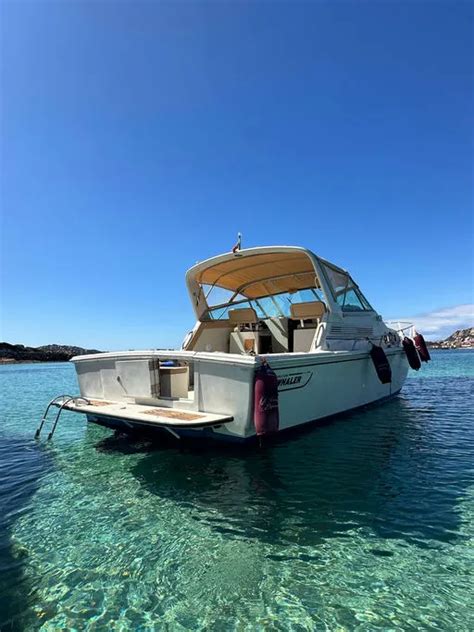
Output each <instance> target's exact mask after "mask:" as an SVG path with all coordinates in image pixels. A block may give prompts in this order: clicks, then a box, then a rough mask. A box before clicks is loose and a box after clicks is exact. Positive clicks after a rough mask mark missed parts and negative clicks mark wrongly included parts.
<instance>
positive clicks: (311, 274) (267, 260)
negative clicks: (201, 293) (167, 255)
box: [194, 249, 319, 298]
mask: <svg viewBox="0 0 474 632" xmlns="http://www.w3.org/2000/svg"><path fill="white" fill-rule="evenodd" d="M194 279H195V280H196V281H197V282H198V283H200V284H201V285H210V286H213V285H216V286H218V287H222V288H225V289H227V290H231V291H234V292H236V293H238V294H241V295H242V296H246V297H248V298H259V297H262V296H268V295H269V294H277V293H280V292H295V291H297V290H303V289H305V288H309V287H316V288H318V287H319V282H318V280H317V278H316V272H315V269H314V266H313V262H312V261H311V259H310V258H309V257H308V255H307V254H306V252H305V251H303V250H296V249H295V250H294V251H286V252H284V251H282V252H278V251H273V252H267V253H257V254H248V255H245V256H239V253H237V254H236V255H234V256H232V258H226V259H225V260H223V261H220V262H216V263H214V265H210V266H209V267H205V268H204V269H202V270H200V271H198V272H197V274H196V275H195V277H194Z"/></svg>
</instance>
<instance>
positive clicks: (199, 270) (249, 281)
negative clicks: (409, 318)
mask: <svg viewBox="0 0 474 632" xmlns="http://www.w3.org/2000/svg"><path fill="white" fill-rule="evenodd" d="M186 283H187V287H188V291H189V296H190V299H191V302H192V305H193V309H194V312H195V314H196V319H197V321H196V324H195V326H194V328H193V329H192V331H190V332H189V333H188V335H187V336H186V337H185V339H184V342H183V345H182V349H181V350H174V351H170V350H149V351H126V352H112V353H101V354H95V355H85V356H77V357H75V358H73V359H72V362H73V363H74V365H75V368H76V372H77V377H78V381H79V387H80V397H79V396H60V397H58V398H56V400H53V402H51V404H50V405H56V406H57V407H59V408H60V410H59V412H58V417H57V418H56V421H55V424H54V427H53V430H52V432H51V433H50V436H51V435H52V433H53V432H54V429H55V427H56V423H57V419H58V418H59V414H60V412H61V410H63V409H67V410H72V411H75V412H78V413H84V414H86V415H87V419H88V420H89V421H90V422H93V423H97V424H101V425H103V426H107V427H110V428H113V429H120V430H130V429H137V428H145V427H146V428H154V429H157V430H161V431H165V432H168V433H171V434H172V435H173V436H175V437H176V438H181V437H184V436H191V437H195V438H213V439H222V440H227V441H232V440H238V441H244V440H249V439H252V438H255V437H256V436H257V435H265V434H270V433H274V432H277V431H278V432H282V431H286V430H289V429H291V428H295V427H297V426H301V425H302V424H306V423H308V422H312V421H316V420H321V419H324V418H327V417H330V416H333V415H337V414H339V413H343V412H346V411H349V410H352V409H355V408H358V407H361V406H365V405H367V404H370V403H373V402H382V401H385V400H387V399H389V398H391V397H394V396H396V395H397V394H398V393H399V392H400V389H401V388H402V386H403V383H404V381H405V378H406V375H407V371H408V360H407V356H408V359H410V354H409V353H408V351H410V350H408V351H407V352H406V350H405V349H404V344H402V342H403V335H402V332H401V331H400V330H395V329H392V328H390V327H388V326H387V325H386V324H385V323H384V322H383V320H382V317H381V316H380V315H379V314H377V312H376V311H375V310H374V309H373V307H372V306H371V305H370V303H369V302H368V300H367V299H366V298H365V296H364V295H363V294H362V292H361V290H360V289H359V287H358V286H357V284H356V283H355V282H354V280H353V279H352V277H351V276H350V274H349V273H348V272H346V271H345V270H343V269H341V268H339V267H337V266H336V265H334V264H332V263H329V262H328V261H326V260H324V259H322V258H321V257H318V256H317V255H315V254H314V253H312V252H311V251H309V250H307V249H305V248H300V247H294V246H268V247H267V246H265V247H259V248H248V249H245V250H236V249H234V251H232V252H230V253H226V254H223V255H220V256H217V257H213V258H211V259H207V260H206V261H203V262H201V263H198V264H197V265H195V266H193V267H192V268H191V269H190V270H188V272H187V274H186ZM406 340H407V339H406V338H405V341H406ZM409 343H410V344H412V343H411V341H409ZM413 351H414V353H415V354H416V358H415V360H416V362H418V363H419V359H418V355H417V352H416V350H415V349H414V347H413ZM420 355H422V353H421V352H420ZM428 357H429V355H428ZM411 360H413V358H411ZM411 360H410V363H411ZM415 360H414V361H415ZM414 368H417V367H416V366H415V367H414ZM418 368H419V367H418ZM48 410H49V407H48V409H47V411H48ZM46 414H47V413H46ZM46 414H45V418H46ZM43 423H44V419H43V422H42V425H43ZM42 425H41V427H42ZM41 427H40V428H39V429H38V432H37V436H38V435H39V432H40V430H41Z"/></svg>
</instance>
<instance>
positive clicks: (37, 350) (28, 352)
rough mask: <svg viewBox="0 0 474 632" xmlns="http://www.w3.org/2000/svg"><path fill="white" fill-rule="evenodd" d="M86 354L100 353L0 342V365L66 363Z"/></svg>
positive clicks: (69, 347)
mask: <svg viewBox="0 0 474 632" xmlns="http://www.w3.org/2000/svg"><path fill="white" fill-rule="evenodd" d="M88 353H101V351H98V350H97V349H83V348H82V347H74V346H69V345H45V346H43V347H25V346H24V345H12V344H10V343H8V342H0V364H11V363H14V362H67V360H70V359H71V358H73V357H74V356H77V355H85V354H88Z"/></svg>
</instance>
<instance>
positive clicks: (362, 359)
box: [76, 348, 408, 441]
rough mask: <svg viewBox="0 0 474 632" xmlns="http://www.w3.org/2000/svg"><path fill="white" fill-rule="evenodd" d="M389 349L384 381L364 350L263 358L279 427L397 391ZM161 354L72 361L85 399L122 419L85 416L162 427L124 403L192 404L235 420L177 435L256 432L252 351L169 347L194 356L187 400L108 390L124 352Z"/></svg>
mask: <svg viewBox="0 0 474 632" xmlns="http://www.w3.org/2000/svg"><path fill="white" fill-rule="evenodd" d="M386 354H387V357H388V359H389V362H390V366H391V369H392V382H391V383H389V384H381V382H380V381H379V379H378V377H377V373H376V371H375V368H374V365H373V362H372V360H371V358H370V356H369V354H368V353H367V352H366V351H365V352H347V351H335V352H315V353H303V354H297V353H296V354H288V353H286V354H275V355H274V356H273V357H268V361H269V363H270V365H271V368H272V369H273V370H274V371H275V373H276V375H277V377H278V381H279V386H278V405H279V432H282V431H286V430H289V429H292V428H296V427H298V426H301V425H303V424H307V423H309V422H312V421H317V420H321V419H325V418H327V417H331V416H334V415H338V414H341V413H345V412H347V411H350V410H353V409H356V408H359V407H362V406H366V405H368V404H371V403H375V402H382V401H384V400H386V399H389V398H390V397H393V396H395V395H396V394H397V393H399V392H400V389H401V388H402V386H403V383H404V381H405V378H406V375H407V371H408V363H407V360H406V356H405V354H404V352H403V351H402V349H400V348H393V349H387V350H386ZM163 355H164V354H163V353H162V352H153V351H150V352H142V353H140V354H137V353H133V352H131V353H128V354H115V355H114V354H104V355H102V356H95V357H94V359H92V358H91V359H90V360H86V359H82V358H81V359H77V361H76V368H77V369H78V376H79V383H80V386H81V396H82V397H86V398H88V397H94V398H97V397H98V396H99V398H105V399H109V400H110V399H112V400H114V401H115V402H117V401H122V403H123V406H122V413H121V415H120V417H117V418H114V417H113V416H112V415H111V414H110V412H109V413H108V414H100V411H99V410H98V411H97V413H90V411H87V416H88V419H89V421H91V422H93V423H98V424H100V425H105V426H108V427H111V428H121V429H124V430H130V429H141V428H144V427H147V428H150V427H151V428H153V427H155V428H156V429H159V430H169V427H167V426H166V425H165V424H163V423H161V424H160V425H159V426H158V424H155V425H154V424H153V423H152V422H148V423H147V424H145V423H144V422H143V416H142V417H140V416H137V415H135V414H132V412H130V415H129V417H127V412H126V411H127V407H128V409H129V410H130V411H132V409H133V405H134V404H137V403H138V404H142V405H143V406H150V405H151V406H153V405H155V406H158V405H161V406H163V405H165V406H169V407H170V408H176V409H178V410H188V411H193V410H194V411H199V412H200V413H201V414H211V415H212V414H214V415H221V416H222V417H223V418H224V417H226V418H232V421H230V422H227V423H224V424H222V423H217V422H216V424H215V425H211V424H206V426H205V427H204V426H203V427H199V428H196V427H194V428H193V427H191V426H190V425H189V427H186V425H185V424H184V425H183V424H180V426H179V427H175V426H173V427H172V428H171V430H170V432H171V433H172V434H173V435H174V436H179V437H184V436H187V437H194V438H213V439H220V440H227V441H236V440H237V441H245V440H249V439H252V438H254V437H255V436H256V431H255V426H254V420H253V399H254V392H253V389H254V375H255V369H256V367H257V366H258V364H259V362H260V360H259V359H258V358H255V357H248V356H245V357H243V356H238V355H232V354H212V353H199V352H198V353H190V352H175V354H173V353H171V354H170V353H167V354H166V357H167V358H169V357H170V356H171V357H173V356H174V357H175V358H179V360H180V361H181V362H182V361H184V360H188V361H190V362H192V366H193V370H194V376H195V377H194V383H195V386H194V389H195V390H194V397H193V399H192V400H191V399H189V400H179V401H177V400H174V401H171V400H169V401H163V400H160V401H158V400H156V401H155V400H152V399H151V398H142V399H141V400H140V398H135V399H134V402H133V405H132V404H131V403H130V398H129V397H126V396H124V397H121V396H120V395H119V392H118V391H117V390H113V392H112V393H111V392H110V390H109V391H107V389H110V385H111V384H113V385H115V381H116V377H115V373H114V372H115V371H116V370H117V369H116V367H117V366H119V365H120V364H121V363H122V364H123V361H124V359H125V358H127V359H131V360H133V361H137V359H138V358H139V359H140V360H142V361H143V360H144V361H150V359H153V358H155V359H156V358H159V357H160V356H163ZM117 363H118V364H117ZM99 382H100V384H99ZM114 388H115V386H114ZM111 395H112V397H111ZM135 408H136V406H135ZM81 412H86V411H85V410H82V411H81Z"/></svg>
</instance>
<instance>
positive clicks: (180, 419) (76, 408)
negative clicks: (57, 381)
mask: <svg viewBox="0 0 474 632" xmlns="http://www.w3.org/2000/svg"><path fill="white" fill-rule="evenodd" d="M86 402H87V403H86ZM54 405H55V406H58V407H60V406H61V405H63V408H64V410H69V411H72V412H77V413H84V414H87V415H94V416H97V417H112V418H114V419H123V420H124V421H129V422H138V423H140V424H145V425H148V426H164V427H168V428H204V427H207V426H216V425H219V424H224V423H229V422H231V421H233V417H231V416H229V415H218V414H214V413H203V412H199V411H194V410H189V409H187V410H184V409H181V408H165V407H160V406H149V405H148V406H146V405H143V404H133V403H129V402H111V401H105V400H92V399H87V400H85V399H82V398H80V397H78V398H77V399H74V400H72V401H70V402H68V403H66V404H64V403H63V402H61V401H59V402H57V403H55V404H54Z"/></svg>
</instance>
